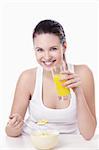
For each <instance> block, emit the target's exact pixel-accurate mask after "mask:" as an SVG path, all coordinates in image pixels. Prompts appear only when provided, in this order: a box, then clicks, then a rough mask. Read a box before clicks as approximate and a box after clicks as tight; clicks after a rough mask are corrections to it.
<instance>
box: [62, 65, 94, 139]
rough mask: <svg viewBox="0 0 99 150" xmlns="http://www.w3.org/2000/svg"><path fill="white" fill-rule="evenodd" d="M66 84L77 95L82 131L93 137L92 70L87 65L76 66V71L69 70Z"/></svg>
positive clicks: (86, 136) (89, 137) (79, 124)
mask: <svg viewBox="0 0 99 150" xmlns="http://www.w3.org/2000/svg"><path fill="white" fill-rule="evenodd" d="M67 74H68V75H67V77H66V76H65V78H66V80H67V81H66V82H65V83H64V86H66V87H68V88H72V89H73V91H74V92H75V94H76V97H77V120H78V127H79V130H80V133H81V134H82V135H83V137H84V138H85V139H87V140H89V139H91V138H92V137H93V135H94V133H95V129H96V113H95V87H94V79H93V74H92V72H91V70H90V69H89V68H88V67H87V66H85V65H78V66H75V73H70V72H67Z"/></svg>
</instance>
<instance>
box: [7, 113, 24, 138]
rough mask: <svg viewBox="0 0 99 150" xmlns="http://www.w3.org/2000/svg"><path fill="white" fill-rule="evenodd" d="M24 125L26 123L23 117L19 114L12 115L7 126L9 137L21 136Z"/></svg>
mask: <svg viewBox="0 0 99 150" xmlns="http://www.w3.org/2000/svg"><path fill="white" fill-rule="evenodd" d="M23 123H24V121H23V118H22V117H21V115H19V114H17V113H15V114H12V115H10V117H9V121H8V123H7V126H6V133H7V135H8V136H12V137H16V136H19V135H21V131H22V127H23Z"/></svg>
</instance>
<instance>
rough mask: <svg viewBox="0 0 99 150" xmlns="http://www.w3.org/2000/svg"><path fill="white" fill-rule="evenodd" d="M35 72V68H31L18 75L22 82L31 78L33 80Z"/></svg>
mask: <svg viewBox="0 0 99 150" xmlns="http://www.w3.org/2000/svg"><path fill="white" fill-rule="evenodd" d="M36 70H37V68H31V69H28V70H25V71H23V72H22V73H21V75H20V77H19V78H20V79H22V80H25V79H26V80H30V79H31V77H32V78H34V77H35V74H36Z"/></svg>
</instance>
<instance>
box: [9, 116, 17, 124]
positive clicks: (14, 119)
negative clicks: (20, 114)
mask: <svg viewBox="0 0 99 150" xmlns="http://www.w3.org/2000/svg"><path fill="white" fill-rule="evenodd" d="M16 121H17V118H16V117H13V119H9V124H10V125H14V123H15V122H16Z"/></svg>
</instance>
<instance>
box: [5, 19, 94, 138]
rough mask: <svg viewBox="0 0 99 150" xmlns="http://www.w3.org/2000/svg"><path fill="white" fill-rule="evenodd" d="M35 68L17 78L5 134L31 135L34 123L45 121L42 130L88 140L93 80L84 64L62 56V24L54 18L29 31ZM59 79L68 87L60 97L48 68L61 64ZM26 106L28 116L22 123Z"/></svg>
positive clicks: (35, 127)
mask: <svg viewBox="0 0 99 150" xmlns="http://www.w3.org/2000/svg"><path fill="white" fill-rule="evenodd" d="M33 44H34V51H35V55H36V59H37V62H38V63H39V66H38V67H37V68H33V69H29V70H26V71H24V72H23V73H22V74H21V75H20V77H19V80H18V83H17V85H16V90H15V96H14V100H13V105H12V109H11V114H10V118H9V122H8V124H7V126H6V133H7V135H8V136H14V137H16V136H19V135H21V134H23V133H27V134H31V132H32V131H34V130H37V129H38V125H37V123H36V122H38V121H39V120H42V119H46V120H47V121H48V123H47V125H46V129H48V130H58V131H59V132H60V133H66V134H81V135H82V136H83V137H84V138H85V139H87V140H89V139H91V138H92V137H93V135H94V133H95V129H96V114H95V97H94V93H95V92H94V79H93V74H92V72H91V70H90V69H89V68H88V66H86V65H73V64H68V63H67V60H66V58H65V52H66V47H67V43H66V38H65V33H64V30H63V27H62V26H61V24H60V23H58V22H57V21H54V20H43V21H41V22H39V23H38V24H37V26H36V27H35V29H34V31H33ZM63 64H64V66H65V70H62V72H61V73H60V74H61V76H60V79H59V82H61V81H65V82H62V83H63V84H62V86H63V87H64V88H69V89H70V93H71V96H70V97H69V98H68V99H66V100H60V99H59V96H58V94H57V91H56V86H55V84H54V82H53V76H52V69H53V68H59V67H62V65H63ZM27 108H29V117H28V119H27V120H26V121H25V123H23V120H24V117H25V114H26V111H27Z"/></svg>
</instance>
